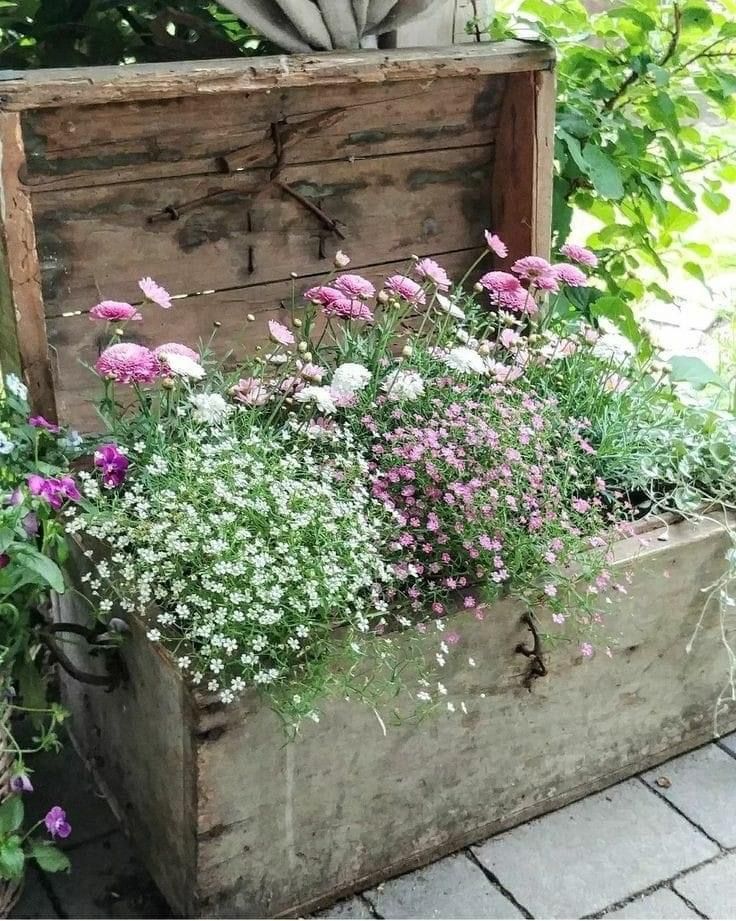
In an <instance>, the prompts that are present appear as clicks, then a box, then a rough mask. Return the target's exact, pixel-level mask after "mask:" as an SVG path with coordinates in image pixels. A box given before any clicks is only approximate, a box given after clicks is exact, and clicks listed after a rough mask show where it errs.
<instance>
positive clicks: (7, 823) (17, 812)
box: [0, 796, 25, 838]
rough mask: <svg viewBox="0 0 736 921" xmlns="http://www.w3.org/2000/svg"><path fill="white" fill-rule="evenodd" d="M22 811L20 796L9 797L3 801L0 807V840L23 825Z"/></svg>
mask: <svg viewBox="0 0 736 921" xmlns="http://www.w3.org/2000/svg"><path fill="white" fill-rule="evenodd" d="M24 811H25V810H24V808H23V799H22V798H21V797H20V796H10V797H8V799H6V800H5V802H4V803H3V804H2V806H0V838H4V837H6V836H7V835H9V834H11V833H12V832H14V831H18V829H19V828H20V826H21V825H22V824H23V815H24Z"/></svg>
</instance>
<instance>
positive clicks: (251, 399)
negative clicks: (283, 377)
mask: <svg viewBox="0 0 736 921" xmlns="http://www.w3.org/2000/svg"><path fill="white" fill-rule="evenodd" d="M230 395H231V396H232V398H233V399H234V400H235V401H237V402H238V403H243V404H244V405H245V406H264V405H265V404H266V403H268V401H269V399H270V398H271V391H270V390H269V388H268V387H266V385H265V384H264V383H263V381H262V380H261V379H260V378H258V377H242V378H241V379H240V380H239V381H238V383H237V384H236V385H235V386H234V387H233V388H232V389H231V391H230Z"/></svg>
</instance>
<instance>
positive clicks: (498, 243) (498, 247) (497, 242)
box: [483, 230, 509, 259]
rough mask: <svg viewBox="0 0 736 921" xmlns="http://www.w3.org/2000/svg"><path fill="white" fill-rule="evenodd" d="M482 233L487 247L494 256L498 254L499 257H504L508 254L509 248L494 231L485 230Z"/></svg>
mask: <svg viewBox="0 0 736 921" xmlns="http://www.w3.org/2000/svg"><path fill="white" fill-rule="evenodd" d="M483 233H484V236H485V238H486V243H487V244H488V249H489V250H490V251H491V252H492V253H493V254H494V256H498V258H499V259H505V258H506V257H507V256H508V254H509V248H508V246H506V244H505V243H504V242H503V240H502V239H501V238H500V237H498V236H496V234H495V233H491V231H490V230H485V231H484V232H483Z"/></svg>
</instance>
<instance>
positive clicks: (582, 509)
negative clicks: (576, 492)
mask: <svg viewBox="0 0 736 921" xmlns="http://www.w3.org/2000/svg"><path fill="white" fill-rule="evenodd" d="M572 507H573V508H574V509H575V511H576V512H577V513H578V514H579V515H585V513H586V512H589V511H590V508H591V506H590V502H588V500H587V499H573V500H572Z"/></svg>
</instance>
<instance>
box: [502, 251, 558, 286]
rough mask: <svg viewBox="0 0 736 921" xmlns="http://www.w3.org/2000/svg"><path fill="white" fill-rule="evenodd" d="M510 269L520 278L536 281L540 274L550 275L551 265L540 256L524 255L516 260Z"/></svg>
mask: <svg viewBox="0 0 736 921" xmlns="http://www.w3.org/2000/svg"><path fill="white" fill-rule="evenodd" d="M511 271H512V272H514V273H515V274H516V275H518V276H520V277H521V278H527V279H529V281H536V279H537V278H539V277H540V276H542V275H550V274H551V273H552V266H551V265H550V264H549V262H547V260H546V259H542V257H541V256H524V257H523V258H522V259H517V260H516V262H515V263H514V264H513V265H512V266H511Z"/></svg>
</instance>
